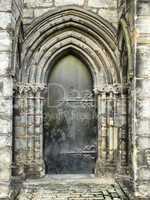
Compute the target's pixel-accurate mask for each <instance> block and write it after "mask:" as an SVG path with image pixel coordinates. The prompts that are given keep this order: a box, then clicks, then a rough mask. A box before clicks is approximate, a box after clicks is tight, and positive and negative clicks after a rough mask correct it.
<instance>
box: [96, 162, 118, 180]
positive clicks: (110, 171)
mask: <svg viewBox="0 0 150 200" xmlns="http://www.w3.org/2000/svg"><path fill="white" fill-rule="evenodd" d="M116 173H117V169H116V166H114V165H113V164H112V165H111V164H109V163H106V161H104V160H98V161H97V162H96V169H95V175H96V176H97V177H102V176H109V177H115V176H116Z"/></svg>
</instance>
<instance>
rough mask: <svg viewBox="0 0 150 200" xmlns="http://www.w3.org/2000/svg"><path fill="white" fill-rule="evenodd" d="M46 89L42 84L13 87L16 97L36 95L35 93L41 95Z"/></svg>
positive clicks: (18, 84)
mask: <svg viewBox="0 0 150 200" xmlns="http://www.w3.org/2000/svg"><path fill="white" fill-rule="evenodd" d="M46 89H47V87H46V85H44V84H36V83H33V84H32V83H19V82H18V83H16V85H15V87H14V92H15V93H17V94H18V95H26V94H29V93H31V94H32V95H36V94H37V93H41V92H42V91H45V90H46Z"/></svg>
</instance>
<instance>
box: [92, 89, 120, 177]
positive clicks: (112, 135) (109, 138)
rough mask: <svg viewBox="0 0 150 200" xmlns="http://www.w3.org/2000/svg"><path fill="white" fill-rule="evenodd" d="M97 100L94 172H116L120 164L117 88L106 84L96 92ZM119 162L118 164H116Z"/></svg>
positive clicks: (99, 173) (118, 99)
mask: <svg viewBox="0 0 150 200" xmlns="http://www.w3.org/2000/svg"><path fill="white" fill-rule="evenodd" d="M97 100H98V159H97V165H96V174H97V175H98V176H99V175H104V174H106V173H110V174H111V175H114V174H115V173H117V171H118V170H117V168H118V165H119V166H120V165H121V156H119V155H120V154H119V151H120V144H119V142H120V134H121V132H120V124H119V122H118V120H119V117H118V116H119V114H120V113H119V109H118V106H119V103H120V101H121V99H120V98H119V92H118V88H117V87H116V86H114V85H107V86H105V87H103V89H101V90H99V91H98V92H97ZM118 163H119V164H118Z"/></svg>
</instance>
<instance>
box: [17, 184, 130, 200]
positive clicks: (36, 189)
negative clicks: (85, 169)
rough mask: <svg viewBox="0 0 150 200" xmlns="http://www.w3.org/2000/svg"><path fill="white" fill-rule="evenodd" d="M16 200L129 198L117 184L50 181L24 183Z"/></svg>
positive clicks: (116, 199) (118, 199)
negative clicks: (45, 182) (44, 182)
mask: <svg viewBox="0 0 150 200" xmlns="http://www.w3.org/2000/svg"><path fill="white" fill-rule="evenodd" d="M16 200H129V198H128V196H127V194H126V193H125V192H124V191H123V190H122V188H121V187H120V186H119V185H118V184H116V183H115V184H110V185H109V184H108V185H106V184H105V185H104V184H99V183H94V182H92V183H90V182H89V183H86V182H84V183H77V182H69V183H64V182H63V181H61V182H50V183H47V184H41V183H39V184H36V185H35V184H25V185H24V187H23V188H22V190H21V192H20V194H19V195H18V197H17V199H16Z"/></svg>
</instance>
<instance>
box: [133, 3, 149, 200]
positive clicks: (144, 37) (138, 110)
mask: <svg viewBox="0 0 150 200" xmlns="http://www.w3.org/2000/svg"><path fill="white" fill-rule="evenodd" d="M134 19H135V31H134V44H135V54H134V55H135V60H134V95H133V96H134V118H133V132H132V134H133V145H134V146H133V147H134V150H133V171H134V183H135V192H136V193H135V195H136V196H137V197H139V198H140V199H144V198H146V197H147V199H150V92H149V90H150V70H149V69H150V1H145V0H140V1H137V2H135V18H134Z"/></svg>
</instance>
